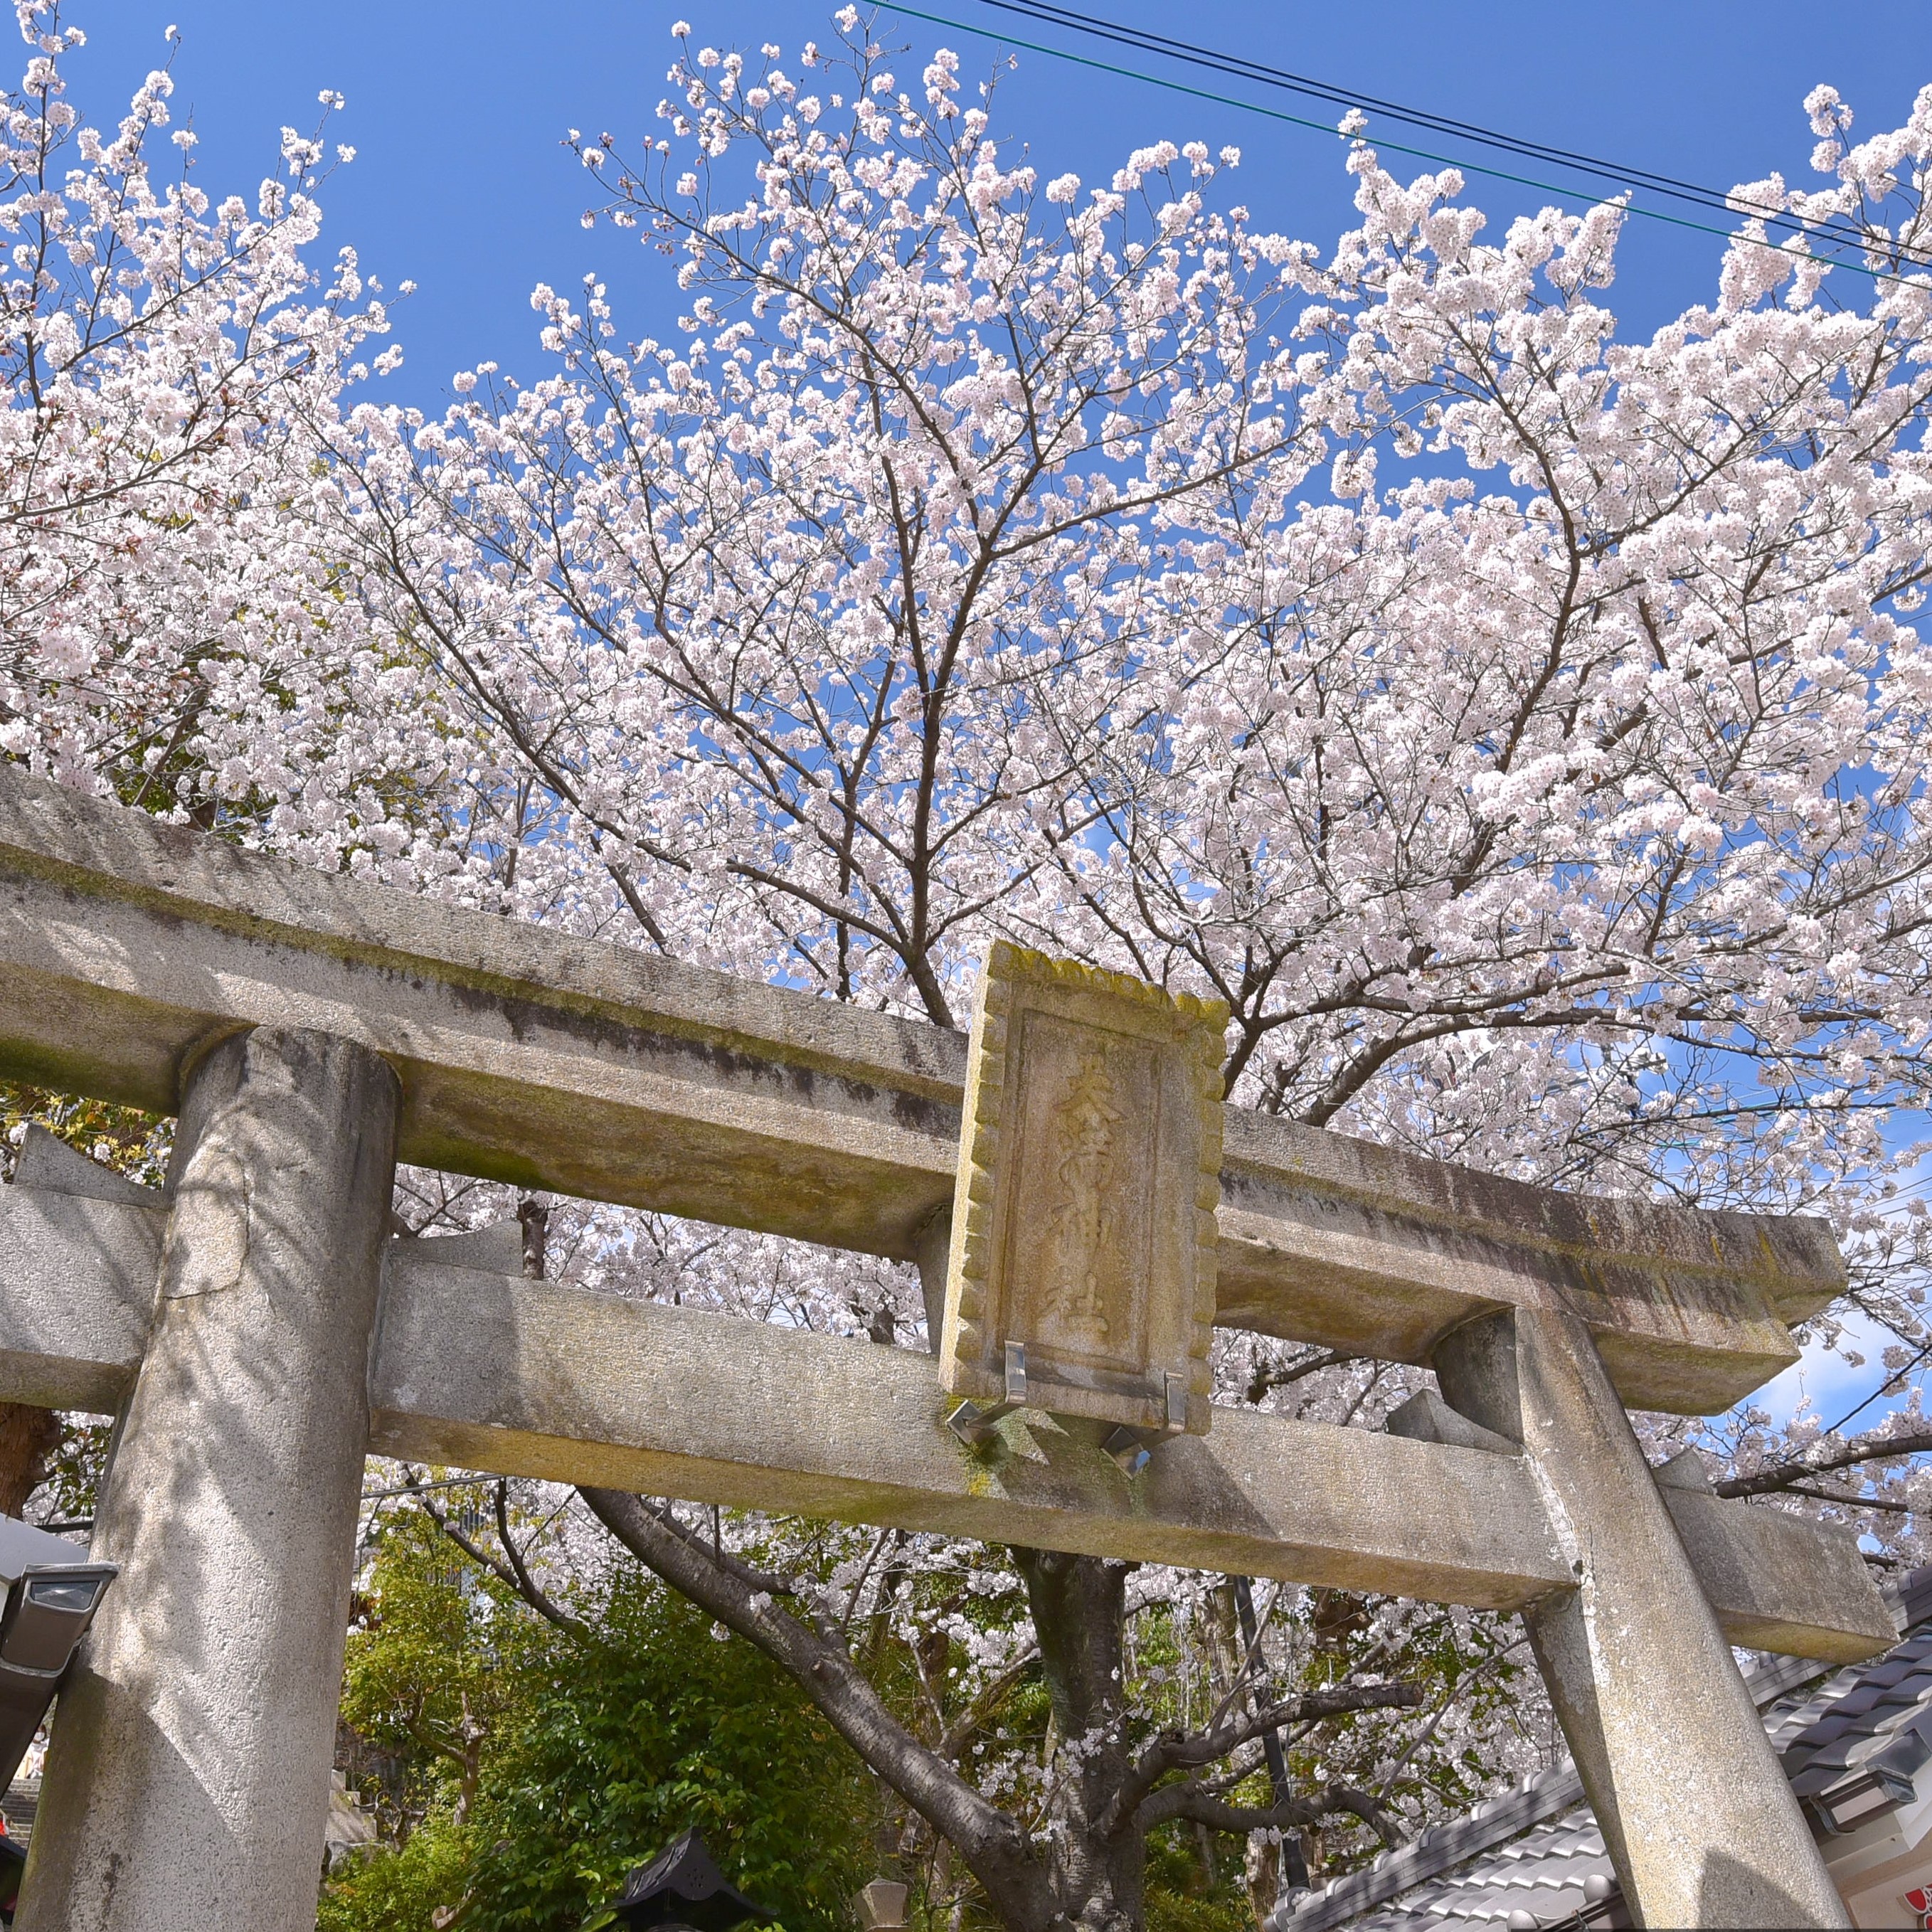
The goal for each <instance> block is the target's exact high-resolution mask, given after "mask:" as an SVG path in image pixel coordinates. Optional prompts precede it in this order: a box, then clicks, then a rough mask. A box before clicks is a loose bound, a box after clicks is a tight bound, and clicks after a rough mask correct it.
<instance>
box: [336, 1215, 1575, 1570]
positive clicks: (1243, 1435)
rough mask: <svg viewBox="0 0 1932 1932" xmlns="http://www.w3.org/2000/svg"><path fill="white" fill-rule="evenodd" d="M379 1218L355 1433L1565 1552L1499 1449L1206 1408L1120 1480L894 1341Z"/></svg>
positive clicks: (1096, 1542) (1166, 1519)
mask: <svg viewBox="0 0 1932 1932" xmlns="http://www.w3.org/2000/svg"><path fill="white" fill-rule="evenodd" d="M436 1246H437V1244H435V1243H433V1242H398V1243H395V1244H392V1247H391V1248H390V1250H389V1268H388V1274H389V1283H388V1288H387V1291H386V1295H385V1297H384V1301H383V1322H382V1328H381V1332H380V1338H379V1341H378V1344H377V1358H376V1370H375V1376H374V1421H373V1425H372V1446H373V1447H374V1448H375V1449H376V1450H377V1451H378V1452H379V1453H380V1454H386V1455H395V1456H408V1457H416V1458H419V1459H429V1460H439V1461H446V1462H451V1463H456V1464H458V1465H459V1466H463V1467H466V1468H472V1469H491V1470H496V1471H501V1472H505V1473H511V1474H517V1475H539V1476H544V1477H547V1478H550V1479H552V1480H553V1481H561V1482H574V1483H590V1484H606V1485H610V1486H612V1487H618V1488H622V1489H629V1490H637V1491H640V1492H641V1493H644V1494H646V1495H658V1496H684V1497H688V1498H690V1499H693V1500H694V1501H697V1502H720V1503H726V1504H733V1505H745V1506H748V1507H754V1508H766V1509H775V1510H796V1511H801V1512H803V1513H807V1514H814V1515H822V1516H830V1517H840V1518H843V1519H845V1520H849V1521H860V1522H868V1523H880V1524H887V1525H896V1526H904V1527H905V1528H907V1529H929V1530H938V1531H943V1532H948V1533H950V1534H953V1535H961V1536H973V1537H979V1538H985V1539H986V1540H988V1541H1004V1542H1019V1543H1026V1544H1033V1545H1035V1546H1037V1547H1043V1548H1048V1549H1061V1550H1079V1551H1082V1552H1085V1553H1088V1554H1091V1555H1095V1556H1128V1557H1138V1558H1140V1559H1143V1560H1145V1561H1148V1562H1166V1563H1178V1564H1186V1565H1193V1566H1194V1567H1197V1568H1204V1569H1219V1570H1232V1571H1237V1572H1241V1573H1246V1574H1259V1575H1264V1576H1281V1577H1305V1578H1307V1579H1308V1580H1310V1581H1315V1582H1321V1583H1334V1584H1336V1585H1338V1586H1346V1587H1349V1588H1353V1589H1387V1590H1399V1591H1402V1592H1405V1593H1406V1594H1409V1595H1424V1596H1443V1597H1447V1598H1449V1599H1451V1600H1452V1601H1458V1602H1469V1603H1480V1604H1496V1605H1514V1604H1520V1603H1522V1602H1523V1601H1525V1600H1526V1598H1528V1597H1529V1596H1532V1595H1535V1594H1537V1593H1538V1592H1541V1591H1544V1590H1547V1589H1551V1588H1553V1587H1555V1588H1562V1586H1563V1585H1564V1584H1565V1582H1566V1581H1567V1579H1568V1572H1567V1571H1566V1570H1565V1568H1564V1567H1563V1565H1562V1563H1561V1562H1560V1561H1559V1559H1558V1558H1557V1556H1556V1552H1555V1549H1554V1546H1553V1543H1552V1541H1551V1540H1550V1533H1549V1531H1548V1529H1547V1526H1545V1524H1544V1520H1543V1514H1542V1507H1541V1503H1540V1502H1538V1499H1537V1496H1536V1493H1535V1487H1534V1485H1533V1484H1531V1483H1529V1481H1527V1479H1526V1472H1525V1471H1524V1469H1523V1467H1522V1466H1521V1465H1520V1463H1517V1462H1516V1461H1515V1460H1512V1459H1510V1458H1506V1457H1497V1456H1485V1455H1482V1454H1477V1453H1475V1452H1472V1451H1460V1450H1439V1449H1437V1448H1435V1447H1434V1446H1433V1445H1424V1444H1420V1443H1412V1442H1396V1441H1394V1440H1392V1439H1389V1438H1388V1437H1385V1436H1376V1435H1373V1434H1371V1433H1370V1432H1368V1431H1367V1430H1343V1429H1337V1428H1334V1427H1326V1426H1323V1425H1319V1424H1298V1423H1294V1422H1291V1421H1287V1420H1286V1419H1285V1418H1279V1417H1269V1416H1262V1415H1254V1414H1252V1413H1243V1412H1238V1411H1233V1410H1223V1411H1219V1412H1217V1415H1216V1417H1215V1423H1214V1430H1213V1431H1212V1432H1211V1433H1210V1434H1209V1435H1208V1436H1205V1437H1196V1436H1181V1437H1177V1438H1176V1439H1174V1440H1172V1441H1171V1442H1168V1443H1167V1444H1166V1445H1163V1447H1162V1448H1161V1449H1160V1451H1158V1452H1157V1454H1156V1455H1155V1456H1154V1459H1153V1460H1152V1462H1151V1464H1150V1465H1149V1466H1148V1469H1147V1470H1146V1472H1145V1473H1144V1474H1143V1475H1141V1476H1139V1477H1137V1478H1133V1479H1131V1480H1130V1478H1128V1477H1127V1476H1126V1475H1124V1474H1123V1473H1122V1472H1121V1469H1119V1468H1118V1466H1117V1465H1116V1464H1115V1463H1114V1461H1113V1460H1112V1458H1111V1457H1108V1456H1107V1455H1106V1454H1103V1452H1102V1451H1101V1450H1100V1448H1099V1447H1098V1442H1097V1439H1098V1437H1099V1436H1100V1435H1102V1434H1103V1433H1105V1425H1103V1424H1088V1425H1083V1424H1080V1423H1079V1422H1078V1421H1068V1422H1067V1423H1065V1424H1061V1423H1058V1422H1056V1421H1052V1420H1049V1419H1048V1418H1046V1417H1045V1416H1043V1415H1038V1414H1035V1413H1033V1412H1026V1413H1024V1414H1021V1415H1013V1416H1011V1417H1009V1418H1007V1420H1006V1421H1004V1423H1002V1424H1001V1425H1000V1441H999V1442H998V1445H996V1446H995V1448H992V1451H990V1452H986V1451H981V1452H974V1451H970V1450H968V1448H965V1446H964V1445H962V1443H960V1442H959V1441H958V1439H956V1437H955V1436H953V1434H952V1433H951V1432H950V1430H948V1429H947V1427H946V1426H945V1418H946V1415H947V1411H948V1409H950V1406H952V1400H953V1399H952V1398H951V1397H949V1395H948V1394H947V1391H945V1390H944V1388H942V1387H941V1383H940V1379H939V1375H938V1369H937V1367H936V1365H935V1364H934V1362H933V1361H932V1359H931V1358H929V1357H927V1356H926V1355H915V1354H913V1352H910V1351H909V1350H904V1349H889V1348H880V1347H877V1346H874V1345H873V1344H871V1343H867V1342H862V1341H856V1340H842V1339H839V1338H836V1337H828V1336H823V1335H816V1334H806V1333H802V1332H799V1331H795V1330H787V1329H783V1328H775V1327H772V1326H769V1325H765V1324H762V1323H757V1322H746V1321H743V1320H741V1319H734V1318H733V1317H730V1316H722V1315H714V1314H709V1313H703V1312H701V1311H698V1310H691V1309H681V1308H665V1307H659V1306H658V1305H656V1304H652V1303H648V1302H633V1301H624V1300H621V1299H619V1298H616V1297H614V1296H611V1295H593V1294H589V1293H586V1292H583V1291H581V1290H578V1289H568V1288H564V1287H560V1286H556V1285H555V1284H552V1283H541V1282H531V1281H526V1280H523V1279H521V1278H520V1277H508V1276H497V1275H490V1274H479V1273H476V1272H474V1271H469V1270H466V1269H458V1268H442V1267H440V1266H438V1265H437V1263H436V1262H435V1261H434V1258H433V1253H432V1251H433V1250H434V1248H435V1247H436Z"/></svg>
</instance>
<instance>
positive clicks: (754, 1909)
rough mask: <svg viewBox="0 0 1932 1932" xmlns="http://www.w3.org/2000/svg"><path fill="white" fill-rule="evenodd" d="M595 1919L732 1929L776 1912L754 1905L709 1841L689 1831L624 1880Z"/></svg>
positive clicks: (695, 1930) (704, 1930) (709, 1931)
mask: <svg viewBox="0 0 1932 1932" xmlns="http://www.w3.org/2000/svg"><path fill="white" fill-rule="evenodd" d="M604 1911H605V1912H607V1913H608V1915H609V1916H608V1917H605V1916H604V1915H602V1914H600V1915H598V1918H596V1919H595V1920H593V1921H592V1923H593V1924H599V1925H612V1926H617V1925H622V1926H627V1927H633V1928H635V1927H644V1926H659V1927H664V1928H665V1932H672V1928H675V1927H687V1928H688V1932H730V1927H733V1926H734V1925H743V1924H748V1923H749V1922H750V1921H752V1920H754V1919H766V1918H772V1917H774V1916H775V1914H773V1913H772V1912H767V1911H766V1909H765V1908H764V1907H763V1906H762V1905H754V1904H753V1903H752V1902H751V1900H749V1899H748V1898H747V1897H745V1894H743V1893H742V1892H741V1891H736V1890H735V1889H734V1888H733V1887H732V1886H731V1885H730V1884H728V1883H727V1882H726V1880H725V1877H724V1873H722V1872H721V1871H720V1870H718V1867H717V1866H716V1865H715V1864H713V1863H712V1858H711V1854H710V1853H709V1852H707V1851H706V1849H704V1841H703V1839H702V1838H700V1837H699V1836H698V1835H697V1833H696V1832H685V1835H684V1836H683V1837H682V1838H679V1840H678V1841H677V1842H676V1843H675V1844H673V1845H672V1846H670V1847H669V1848H668V1849H667V1850H664V1851H662V1852H659V1853H658V1855H657V1856H656V1857H655V1858H653V1859H652V1860H651V1861H650V1863H649V1864H644V1865H638V1866H637V1867H634V1869H633V1870H632V1871H631V1876H629V1878H628V1879H626V1880H625V1884H624V1889H623V1891H622V1894H621V1895H620V1896H619V1897H617V1898H616V1899H615V1900H613V1902H612V1903H610V1905H608V1906H606V1907H605V1908H604Z"/></svg>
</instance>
